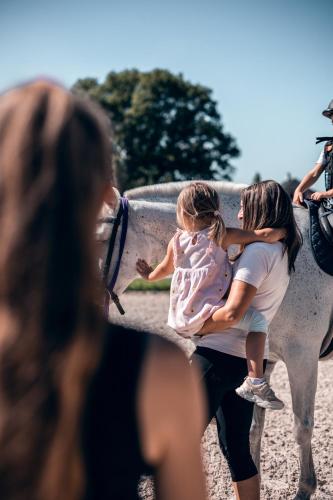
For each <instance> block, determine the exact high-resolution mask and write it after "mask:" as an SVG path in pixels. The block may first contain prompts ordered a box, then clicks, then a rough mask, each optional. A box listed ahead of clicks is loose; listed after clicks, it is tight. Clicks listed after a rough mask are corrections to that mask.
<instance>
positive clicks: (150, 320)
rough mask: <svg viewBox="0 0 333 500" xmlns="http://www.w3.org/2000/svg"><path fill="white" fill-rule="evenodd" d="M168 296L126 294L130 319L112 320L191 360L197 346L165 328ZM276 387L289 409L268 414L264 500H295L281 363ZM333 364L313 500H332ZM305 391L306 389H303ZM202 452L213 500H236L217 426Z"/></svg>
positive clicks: (317, 444) (148, 494)
mask: <svg viewBox="0 0 333 500" xmlns="http://www.w3.org/2000/svg"><path fill="white" fill-rule="evenodd" d="M168 304H169V296H168V294H167V293H162V292H156V293H152V292H127V293H126V294H125V295H124V296H123V297H122V305H123V307H124V309H125V311H126V315H125V316H124V317H122V318H120V316H119V314H118V312H117V311H115V312H114V314H113V318H114V320H116V321H117V322H119V323H122V324H128V325H135V326H137V327H140V328H145V329H147V330H149V331H151V332H154V333H158V334H160V335H162V336H163V337H167V338H169V339H170V340H172V341H174V342H176V343H177V344H178V345H180V346H181V347H182V348H183V349H185V351H186V352H187V354H188V355H189V354H190V353H191V352H192V350H193V347H192V343H191V342H190V341H187V340H182V339H180V338H179V337H178V336H177V335H176V334H174V333H173V332H172V330H171V329H169V328H168V327H167V326H166V324H165V323H166V318H167V311H168ZM272 385H273V387H274V389H275V390H276V392H277V394H278V395H279V396H280V397H281V398H282V399H283V400H284V402H285V404H286V407H285V408H284V409H283V410H282V411H279V412H269V411H267V412H266V424H265V429H264V435H263V442H262V459H261V464H262V465H261V467H262V498H263V499H265V500H266V499H267V500H285V499H292V498H293V497H294V495H295V492H296V490H297V480H298V470H299V462H298V450H297V445H296V443H295V441H294V438H293V434H292V426H293V418H292V410H291V398H290V391H289V384H288V377H287V372H286V369H285V366H284V364H283V363H278V364H277V366H276V369H275V371H274V373H273V376H272ZM332 386H333V360H332V361H327V362H321V363H319V375H318V390H317V397H316V406H315V428H314V436H313V440H312V444H313V454H314V463H315V468H316V472H317V478H318V489H317V491H316V494H315V495H313V497H312V498H313V499H314V500H333V390H332ZM304 391H306V387H304ZM202 450H203V457H204V464H205V471H206V475H207V483H208V491H209V498H210V499H211V500H226V499H231V498H233V493H232V489H231V486H230V484H231V483H230V477H229V473H228V469H227V467H226V465H225V462H224V459H223V457H222V456H221V453H220V449H219V446H218V441H217V435H216V428H215V423H214V421H213V422H212V423H211V424H210V425H209V427H208V428H207V430H206V432H205V435H204V437H203V439H202ZM141 496H142V499H144V500H153V498H154V493H153V488H152V484H151V482H150V481H149V480H146V481H143V483H142V485H141Z"/></svg>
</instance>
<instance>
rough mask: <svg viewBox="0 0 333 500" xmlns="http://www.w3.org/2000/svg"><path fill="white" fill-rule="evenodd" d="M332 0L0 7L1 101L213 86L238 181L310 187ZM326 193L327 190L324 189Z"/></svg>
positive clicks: (331, 65) (18, 2) (36, 2)
mask: <svg viewBox="0 0 333 500" xmlns="http://www.w3.org/2000/svg"><path fill="white" fill-rule="evenodd" d="M332 19H333V0H311V1H310V0H200V1H198V0H168V1H165V0H164V1H161V0H118V1H114V0H100V1H98V0H96V1H95V2H92V1H89V2H88V1H86V0H69V1H65V0H57V1H55V0H53V1H52V2H50V1H48V0H1V2H0V61H1V72H0V90H4V89H5V88H7V87H9V86H11V85H13V84H16V83H17V82H20V81H22V80H25V79H28V78H31V77H35V76H38V75H50V76H53V77H56V78H57V79H58V80H60V81H61V82H63V83H65V84H67V85H68V86H69V85H71V84H72V83H74V81H75V80H76V79H77V78H84V77H87V76H92V77H97V78H99V79H103V78H104V77H105V75H106V74H107V73H108V72H109V71H110V70H116V71H118V70H123V69H125V68H138V69H140V70H151V69H154V68H156V67H159V68H167V69H169V70H171V71H173V72H175V73H179V72H181V73H183V75H184V77H185V78H186V79H188V80H190V81H192V82H195V83H201V84H204V85H206V86H208V87H211V88H212V89H213V92H214V98H215V99H216V100H217V101H218V104H219V109H220V112H221V114H222V117H223V123H224V127H225V130H226V131H228V132H230V133H231V134H232V135H234V137H235V138H236V139H237V142H238V145H239V147H240V149H241V150H242V156H241V158H240V159H237V160H235V161H234V165H235V166H236V168H237V172H236V175H235V181H239V182H251V180H252V177H253V174H254V173H255V172H256V171H259V172H260V173H261V174H262V176H263V177H264V178H274V179H276V180H278V181H282V180H283V179H284V178H285V177H286V172H291V173H292V174H293V175H294V176H297V177H302V176H303V175H304V174H305V172H306V171H307V170H308V169H309V168H310V167H311V166H312V164H313V163H314V161H315V160H316V159H317V157H318V155H319V152H320V146H315V142H314V138H315V137H316V136H317V135H333V127H332V125H331V123H330V122H329V120H328V119H327V118H324V117H322V116H321V111H322V109H324V108H325V107H326V106H327V104H328V102H329V101H330V99H333V62H332V48H333V30H332ZM319 187H320V184H319Z"/></svg>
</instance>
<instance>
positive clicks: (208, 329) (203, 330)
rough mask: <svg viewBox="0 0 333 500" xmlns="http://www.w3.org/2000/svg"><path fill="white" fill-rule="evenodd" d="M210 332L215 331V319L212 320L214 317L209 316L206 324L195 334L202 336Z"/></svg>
mask: <svg viewBox="0 0 333 500" xmlns="http://www.w3.org/2000/svg"><path fill="white" fill-rule="evenodd" d="M209 333H214V332H213V321H212V318H211V317H210V318H208V319H207V320H206V321H205V322H204V324H203V327H202V328H201V330H200V331H199V332H198V333H196V334H195V335H194V336H195V337H202V336H203V335H207V334H209Z"/></svg>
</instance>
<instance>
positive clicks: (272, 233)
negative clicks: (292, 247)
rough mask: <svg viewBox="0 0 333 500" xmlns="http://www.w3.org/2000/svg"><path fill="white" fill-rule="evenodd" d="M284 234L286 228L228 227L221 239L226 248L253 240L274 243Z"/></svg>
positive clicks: (283, 236) (252, 241)
mask: <svg viewBox="0 0 333 500" xmlns="http://www.w3.org/2000/svg"><path fill="white" fill-rule="evenodd" d="M285 236H286V230H285V229H283V228H270V227H266V228H264V229H255V230H254V231H248V230H245V229H238V228H235V227H228V228H227V232H226V235H225V238H224V241H223V247H224V248H228V246H230V245H247V244H248V243H254V242H255V241H264V242H265V243H275V242H276V241H279V240H282V239H283V238H285Z"/></svg>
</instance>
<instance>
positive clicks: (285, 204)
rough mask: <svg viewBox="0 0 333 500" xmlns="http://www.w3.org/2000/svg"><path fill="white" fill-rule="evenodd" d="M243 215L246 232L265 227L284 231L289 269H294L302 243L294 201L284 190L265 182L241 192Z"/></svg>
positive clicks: (277, 185) (276, 184) (274, 183)
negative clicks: (295, 216)
mask: <svg viewBox="0 0 333 500" xmlns="http://www.w3.org/2000/svg"><path fill="white" fill-rule="evenodd" d="M241 213H242V221H243V229H248V230H255V229H263V228H265V227H272V228H274V227H275V228H285V229H286V232H287V236H286V238H285V240H284V243H285V245H286V250H287V252H288V269H289V272H291V270H292V269H294V263H295V259H296V257H297V253H298V251H299V249H300V246H301V244H302V237H301V234H300V231H299V229H298V227H297V224H296V221H295V218H294V212H293V207H292V203H291V199H290V197H289V195H288V194H287V193H286V191H285V190H284V189H283V187H282V186H281V185H280V184H278V183H277V182H275V181H271V180H268V181H263V182H258V183H257V184H252V185H251V186H249V187H247V188H245V189H243V190H242V193H241Z"/></svg>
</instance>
